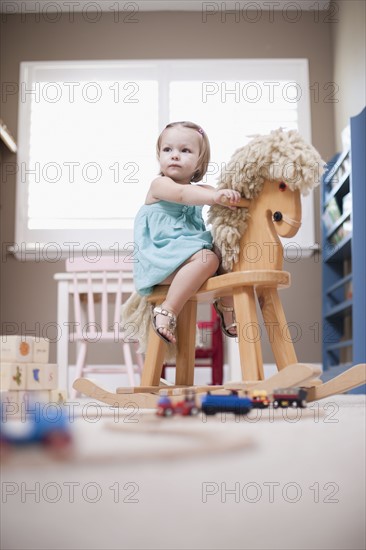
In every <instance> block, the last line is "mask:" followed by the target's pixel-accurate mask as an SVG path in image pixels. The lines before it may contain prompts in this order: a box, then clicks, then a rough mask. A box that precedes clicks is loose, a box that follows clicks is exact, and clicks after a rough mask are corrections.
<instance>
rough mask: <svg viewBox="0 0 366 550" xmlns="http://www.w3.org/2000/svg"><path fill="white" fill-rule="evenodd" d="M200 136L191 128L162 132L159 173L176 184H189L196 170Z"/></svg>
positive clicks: (178, 128) (171, 129) (177, 127)
mask: <svg viewBox="0 0 366 550" xmlns="http://www.w3.org/2000/svg"><path fill="white" fill-rule="evenodd" d="M200 140H202V137H201V135H200V134H199V133H198V132H197V131H196V130H193V129H192V128H185V127H184V126H176V127H174V128H167V129H166V130H164V132H163V135H162V139H161V145H160V153H159V162H160V171H161V173H162V174H164V176H168V177H169V178H171V179H172V180H174V181H175V182H176V183H190V181H191V179H192V177H193V174H194V173H195V171H196V169H197V163H198V158H199V154H200Z"/></svg>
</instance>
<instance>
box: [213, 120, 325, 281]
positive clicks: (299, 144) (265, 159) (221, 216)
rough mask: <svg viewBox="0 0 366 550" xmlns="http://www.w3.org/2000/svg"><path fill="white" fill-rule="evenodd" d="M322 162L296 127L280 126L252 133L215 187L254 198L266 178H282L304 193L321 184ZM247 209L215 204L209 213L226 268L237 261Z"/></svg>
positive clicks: (277, 180) (274, 180)
mask: <svg viewBox="0 0 366 550" xmlns="http://www.w3.org/2000/svg"><path fill="white" fill-rule="evenodd" d="M324 166H325V162H324V161H323V160H322V158H321V156H320V155H319V153H318V152H317V150H316V149H315V148H314V147H313V146H312V145H310V144H309V143H307V142H306V141H304V139H303V138H302V137H301V135H300V134H299V133H298V132H297V131H296V130H290V131H288V132H285V131H283V130H282V129H281V128H279V129H278V130H273V131H272V132H271V133H270V134H269V135H265V136H261V135H258V136H255V137H254V139H252V140H251V141H250V142H249V143H248V144H247V145H245V146H244V147H240V148H239V149H237V150H236V151H235V153H234V154H233V156H232V157H231V159H230V161H229V163H228V164H227V165H226V166H225V168H224V169H223V170H222V172H221V174H220V177H219V180H218V185H217V188H218V189H223V188H230V189H235V190H236V191H239V192H240V193H241V195H242V197H244V198H246V199H254V198H255V197H257V196H258V195H259V193H260V192H261V191H262V189H263V184H264V181H265V180H270V181H273V182H280V181H284V182H286V184H287V185H288V187H289V188H290V189H291V190H292V191H295V190H296V189H299V190H300V192H301V193H302V194H303V195H307V194H308V193H309V191H310V190H311V189H312V188H313V187H315V186H316V185H318V184H319V183H320V177H321V175H322V173H323V172H324ZM248 217H249V210H248V208H238V209H236V210H230V209H229V208H226V207H225V206H221V205H218V204H215V205H214V206H211V207H210V209H209V212H208V219H207V221H208V223H210V224H211V225H212V228H211V231H212V234H213V239H214V242H215V244H216V246H217V247H218V248H219V250H220V252H221V255H222V264H223V267H224V269H225V270H227V271H230V270H231V269H232V267H233V263H235V262H236V261H238V257H239V241H240V239H241V237H242V236H243V234H244V232H245V230H246V228H247V226H248Z"/></svg>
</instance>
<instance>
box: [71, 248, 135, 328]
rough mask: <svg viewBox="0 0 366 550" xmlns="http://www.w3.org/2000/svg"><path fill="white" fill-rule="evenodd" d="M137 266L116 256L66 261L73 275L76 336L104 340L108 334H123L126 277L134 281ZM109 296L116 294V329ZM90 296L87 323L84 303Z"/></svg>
mask: <svg viewBox="0 0 366 550" xmlns="http://www.w3.org/2000/svg"><path fill="white" fill-rule="evenodd" d="M132 269H133V263H132V262H131V261H128V258H120V259H115V258H114V257H113V256H111V257H104V258H100V259H98V260H97V261H95V262H90V261H87V260H86V259H85V258H82V257H76V258H73V259H72V260H71V259H67V260H66V271H67V272H68V273H73V299H74V315H75V324H76V331H75V332H76V337H77V338H78V339H83V338H85V336H87V337H89V338H90V336H91V335H93V334H94V335H98V337H101V338H103V336H105V335H106V334H108V333H109V334H111V333H114V334H115V335H116V336H117V334H118V333H119V332H120V328H119V327H120V318H121V306H122V296H123V292H124V283H125V281H126V278H128V279H129V281H130V282H131V279H132ZM96 295H100V296H101V299H100V302H101V311H100V318H99V316H98V319H97V318H96V308H95V304H96V302H99V299H98V300H96ZM108 295H114V296H115V299H114V311H113V327H111V326H110V322H109V315H108ZM84 296H86V301H87V307H86V314H87V321H86V323H84V326H83V325H82V323H83V312H82V308H81V302H82V301H83V298H84Z"/></svg>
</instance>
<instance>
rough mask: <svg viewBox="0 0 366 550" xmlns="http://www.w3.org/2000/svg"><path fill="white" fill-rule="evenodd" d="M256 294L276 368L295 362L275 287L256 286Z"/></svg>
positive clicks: (294, 353)
mask: <svg viewBox="0 0 366 550" xmlns="http://www.w3.org/2000/svg"><path fill="white" fill-rule="evenodd" d="M257 296H258V300H259V304H260V307H261V310H262V315H263V320H264V324H265V327H266V329H267V333H268V339H269V341H270V344H271V347H272V351H273V355H274V358H275V361H276V364H277V368H278V370H280V369H283V368H285V367H286V366H287V365H293V364H294V363H297V362H298V361H297V357H296V352H295V348H294V345H293V343H292V340H291V338H290V336H289V335H287V334H286V332H287V321H286V317H285V313H284V311H283V307H282V303H281V300H280V298H279V296H278V291H277V288H263V287H261V288H257Z"/></svg>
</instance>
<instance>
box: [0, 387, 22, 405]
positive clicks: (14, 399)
mask: <svg viewBox="0 0 366 550" xmlns="http://www.w3.org/2000/svg"><path fill="white" fill-rule="evenodd" d="M20 393H23V392H20V391H16V390H1V392H0V399H1V404H4V403H12V404H14V405H18V403H19V394H20Z"/></svg>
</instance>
